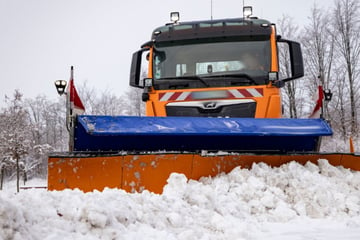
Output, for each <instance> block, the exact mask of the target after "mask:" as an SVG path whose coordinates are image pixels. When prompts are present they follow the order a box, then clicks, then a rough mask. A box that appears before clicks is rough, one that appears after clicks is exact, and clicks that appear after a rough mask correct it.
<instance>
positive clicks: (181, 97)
mask: <svg viewBox="0 0 360 240" xmlns="http://www.w3.org/2000/svg"><path fill="white" fill-rule="evenodd" d="M190 94H191V92H183V93H181V94H180V96H179V97H178V98H177V99H176V100H177V101H184V100H185V99H186V98H187V97H188V96H189V95H190Z"/></svg>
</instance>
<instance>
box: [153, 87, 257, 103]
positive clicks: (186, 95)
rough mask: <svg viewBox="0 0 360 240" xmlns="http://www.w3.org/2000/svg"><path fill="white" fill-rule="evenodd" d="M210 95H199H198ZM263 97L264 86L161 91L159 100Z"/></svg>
mask: <svg viewBox="0 0 360 240" xmlns="http://www.w3.org/2000/svg"><path fill="white" fill-rule="evenodd" d="M200 93H201V95H202V96H209V97H206V98H204V97H201V98H199V97H197V96H198V95H200ZM254 97H263V89H262V88H243V89H230V90H218V91H204V92H167V93H159V101H162V102H165V101H166V102H167V101H192V100H200V99H201V100H202V99H219V98H220V99H238V98H254Z"/></svg>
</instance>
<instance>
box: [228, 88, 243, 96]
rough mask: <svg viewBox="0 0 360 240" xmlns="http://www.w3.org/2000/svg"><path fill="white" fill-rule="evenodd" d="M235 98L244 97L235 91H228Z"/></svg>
mask: <svg viewBox="0 0 360 240" xmlns="http://www.w3.org/2000/svg"><path fill="white" fill-rule="evenodd" d="M228 91H229V92H230V93H231V94H232V95H233V96H234V97H235V98H244V97H245V96H244V95H242V94H241V93H240V91H239V90H237V89H231V90H228Z"/></svg>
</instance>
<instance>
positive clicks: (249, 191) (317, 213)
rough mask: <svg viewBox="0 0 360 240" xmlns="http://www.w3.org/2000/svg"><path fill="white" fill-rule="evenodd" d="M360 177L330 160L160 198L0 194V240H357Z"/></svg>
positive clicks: (181, 186)
mask: <svg viewBox="0 0 360 240" xmlns="http://www.w3.org/2000/svg"><path fill="white" fill-rule="evenodd" d="M359 188H360V172H353V171H350V170H346V169H343V168H336V167H333V166H331V165H329V164H328V162H327V161H326V160H320V161H319V165H318V166H317V165H314V164H311V163H308V164H306V165H305V166H302V165H300V164H298V163H295V162H291V163H289V164H286V165H283V166H281V167H280V168H271V167H269V166H268V165H266V164H262V163H260V164H254V165H253V167H252V169H251V170H247V169H240V168H235V169H234V170H233V171H232V172H231V173H229V174H222V175H220V176H218V177H215V178H202V179H201V180H200V181H193V180H188V179H186V177H185V176H184V175H182V174H175V173H174V174H172V175H171V176H170V178H169V179H168V184H167V185H166V186H165V188H164V192H163V194H161V195H157V194H153V193H150V192H147V191H144V192H143V193H137V194H128V193H126V192H124V191H122V190H115V189H106V190H104V191H103V192H97V191H95V192H91V193H86V194H84V193H83V192H81V191H79V190H65V191H61V192H56V191H53V192H47V191H45V190H38V189H31V190H26V191H22V192H20V193H19V194H13V193H11V192H10V191H5V192H0V230H1V231H0V239H264V238H266V239H289V238H290V239H308V238H313V239H340V238H341V239H360V190H359Z"/></svg>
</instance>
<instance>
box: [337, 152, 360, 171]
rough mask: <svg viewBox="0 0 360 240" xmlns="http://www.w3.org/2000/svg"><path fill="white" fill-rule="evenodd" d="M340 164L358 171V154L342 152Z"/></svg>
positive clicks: (359, 157)
mask: <svg viewBox="0 0 360 240" xmlns="http://www.w3.org/2000/svg"><path fill="white" fill-rule="evenodd" d="M341 165H342V166H343V167H344V168H350V169H352V170H355V171H360V155H354V154H343V155H342V158H341Z"/></svg>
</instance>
